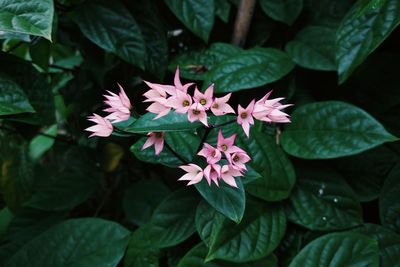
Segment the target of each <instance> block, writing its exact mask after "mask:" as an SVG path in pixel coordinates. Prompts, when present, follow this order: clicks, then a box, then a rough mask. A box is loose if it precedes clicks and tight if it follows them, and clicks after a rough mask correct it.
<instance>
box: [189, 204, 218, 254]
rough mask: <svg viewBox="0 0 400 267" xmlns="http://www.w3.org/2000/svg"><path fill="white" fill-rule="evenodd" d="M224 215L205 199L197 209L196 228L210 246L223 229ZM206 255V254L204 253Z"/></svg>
mask: <svg viewBox="0 0 400 267" xmlns="http://www.w3.org/2000/svg"><path fill="white" fill-rule="evenodd" d="M224 219H225V217H224V215H222V213H220V212H218V211H217V210H216V209H214V208H213V207H211V206H210V205H209V204H207V202H206V201H205V200H203V201H201V202H200V204H199V205H198V206H197V209H196V219H195V222H196V230H197V233H198V234H199V236H200V238H201V240H203V242H204V243H205V244H206V245H207V246H209V244H210V242H211V239H212V238H213V237H214V236H215V234H216V233H217V232H218V231H219V230H220V229H221V227H222V225H223V222H224ZM204 256H205V255H204Z"/></svg>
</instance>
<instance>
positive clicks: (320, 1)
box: [304, 0, 354, 27]
mask: <svg viewBox="0 0 400 267" xmlns="http://www.w3.org/2000/svg"><path fill="white" fill-rule="evenodd" d="M353 4H354V2H352V1H347V0H337V1H332V0H305V1H304V9H305V13H306V14H307V19H309V20H310V24H311V25H319V26H328V27H338V26H339V24H340V22H341V20H342V19H343V17H344V16H345V15H346V13H347V11H348V10H349V9H350V8H351V7H352V5H353Z"/></svg>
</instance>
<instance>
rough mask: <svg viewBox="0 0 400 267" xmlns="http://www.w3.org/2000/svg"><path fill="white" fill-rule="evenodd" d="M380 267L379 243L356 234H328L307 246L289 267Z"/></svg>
mask: <svg viewBox="0 0 400 267" xmlns="http://www.w3.org/2000/svg"><path fill="white" fill-rule="evenodd" d="M304 266H307V267H328V266H329V267H342V266H368V267H378V266H379V254H378V243H377V242H376V241H375V240H374V239H371V238H368V237H367V236H364V235H361V234H356V233H333V234H327V235H324V236H322V237H320V238H317V239H316V240H314V241H312V242H311V243H310V244H308V245H307V246H305V247H304V248H303V249H302V250H301V251H300V253H299V254H298V255H297V256H296V257H295V258H294V259H293V261H292V263H291V264H290V265H289V267H304Z"/></svg>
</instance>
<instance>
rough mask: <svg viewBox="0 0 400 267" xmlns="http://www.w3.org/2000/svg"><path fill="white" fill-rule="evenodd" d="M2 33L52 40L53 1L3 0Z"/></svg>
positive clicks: (1, 14)
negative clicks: (21, 34)
mask: <svg viewBox="0 0 400 267" xmlns="http://www.w3.org/2000/svg"><path fill="white" fill-rule="evenodd" d="M0 7H1V9H0V31H6V32H15V33H23V34H30V35H37V36H43V37H44V38H46V39H48V40H51V34H52V24H53V16H54V4H53V1H52V0H41V1H39V2H38V1H35V0H1V1H0Z"/></svg>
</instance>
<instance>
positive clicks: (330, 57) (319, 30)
mask: <svg viewBox="0 0 400 267" xmlns="http://www.w3.org/2000/svg"><path fill="white" fill-rule="evenodd" d="M335 37H336V30H335V29H334V28H329V27H323V26H308V27H306V28H304V29H303V30H301V31H300V32H299V33H298V34H297V35H296V38H295V39H294V40H293V41H290V42H289V43H287V44H286V47H285V51H286V52H287V53H288V54H289V55H290V56H291V57H292V59H293V61H294V62H296V64H298V65H299V66H301V67H303V68H307V69H313V70H325V71H330V70H336V62H335V47H334V42H335Z"/></svg>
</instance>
